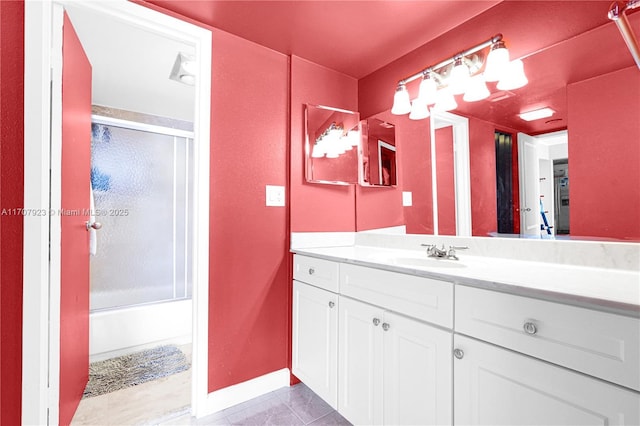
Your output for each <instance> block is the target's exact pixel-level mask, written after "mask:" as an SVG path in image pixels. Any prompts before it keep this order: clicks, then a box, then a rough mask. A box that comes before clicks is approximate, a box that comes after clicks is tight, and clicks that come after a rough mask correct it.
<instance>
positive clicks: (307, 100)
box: [290, 56, 358, 232]
mask: <svg viewBox="0 0 640 426" xmlns="http://www.w3.org/2000/svg"><path fill="white" fill-rule="evenodd" d="M305 104H315V105H324V106H330V107H334V108H341V109H346V110H350V111H357V110H358V82H357V80H356V79H354V78H352V77H349V76H347V75H344V74H341V73H339V72H337V71H333V70H330V69H328V68H325V67H322V66H319V65H317V64H314V63H312V62H309V61H307V60H305V59H302V58H299V57H296V56H292V57H291V161H290V163H291V183H290V192H291V198H290V199H291V200H295V202H293V203H291V231H292V232H328V231H334V232H339V231H355V230H356V224H355V216H356V214H355V195H354V194H355V190H354V186H353V185H349V186H338V185H324V184H317V183H307V182H305V176H304V155H305V153H304V143H305V123H304V106H305Z"/></svg>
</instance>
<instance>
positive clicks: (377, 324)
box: [373, 318, 380, 327]
mask: <svg viewBox="0 0 640 426" xmlns="http://www.w3.org/2000/svg"><path fill="white" fill-rule="evenodd" d="M373 325H375V326H376V327H377V326H379V325H380V320H379V319H378V318H374V319H373Z"/></svg>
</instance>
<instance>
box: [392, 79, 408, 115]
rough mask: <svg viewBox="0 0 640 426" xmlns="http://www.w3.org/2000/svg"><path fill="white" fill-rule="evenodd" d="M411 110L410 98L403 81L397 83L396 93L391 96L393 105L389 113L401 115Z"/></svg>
mask: <svg viewBox="0 0 640 426" xmlns="http://www.w3.org/2000/svg"><path fill="white" fill-rule="evenodd" d="M410 112H411V99H410V98H409V91H408V90H407V86H406V85H405V84H404V83H399V84H398V87H397V89H396V94H395V95H394V97H393V107H392V108H391V114H395V115H403V114H408V113H410Z"/></svg>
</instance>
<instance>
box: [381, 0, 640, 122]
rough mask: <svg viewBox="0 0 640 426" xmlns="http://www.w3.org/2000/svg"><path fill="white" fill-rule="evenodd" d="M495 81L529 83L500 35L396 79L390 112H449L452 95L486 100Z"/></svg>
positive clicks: (512, 85) (503, 86) (510, 85)
mask: <svg viewBox="0 0 640 426" xmlns="http://www.w3.org/2000/svg"><path fill="white" fill-rule="evenodd" d="M639 1H640V0H639ZM489 46H491V50H490V51H489V54H488V55H487V58H486V61H483V57H482V55H481V53H480V51H481V50H483V49H485V48H487V47H489ZM483 65H484V71H481V70H482V67H483ZM419 78H421V79H422V80H421V82H420V87H419V90H418V96H417V97H416V99H414V100H413V102H411V97H410V95H409V91H408V89H407V84H408V83H410V82H412V81H414V80H417V79H419ZM495 81H497V82H498V84H497V88H498V89H500V90H514V89H518V88H520V87H523V86H524V85H526V84H527V83H528V80H527V77H526V75H525V73H524V67H523V64H522V61H521V60H519V59H518V60H514V61H510V60H509V51H508V50H507V47H506V45H505V42H504V40H503V39H502V34H497V35H495V36H493V37H491V38H490V39H489V40H486V41H484V42H482V43H480V44H478V45H477V46H474V47H472V48H470V49H467V50H465V51H462V52H460V53H458V54H456V55H454V56H453V57H451V58H449V59H446V60H444V61H442V62H440V63H438V64H435V65H432V66H430V67H427V68H425V69H424V70H422V71H420V72H418V73H416V74H414V75H412V76H409V77H407V78H405V79H402V80H400V81H398V86H397V88H396V92H395V95H394V98H393V107H392V108H391V113H392V114H395V115H404V114H410V115H409V118H411V119H415V120H419V119H422V118H427V117H428V116H429V107H428V106H429V105H434V104H435V105H434V106H433V107H431V108H432V109H435V110H439V111H451V110H452V109H456V108H457V107H458V104H457V102H456V100H455V98H454V95H464V96H463V98H462V99H463V100H464V101H465V102H475V101H479V100H482V99H486V98H487V97H489V95H490V91H489V88H488V87H487V85H486V82H495ZM445 89H446V90H445ZM425 109H426V111H425Z"/></svg>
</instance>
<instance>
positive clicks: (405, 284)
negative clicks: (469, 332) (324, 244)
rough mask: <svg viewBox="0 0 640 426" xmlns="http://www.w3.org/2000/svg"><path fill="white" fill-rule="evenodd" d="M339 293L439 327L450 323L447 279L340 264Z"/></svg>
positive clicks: (451, 302) (450, 306) (451, 310)
mask: <svg viewBox="0 0 640 426" xmlns="http://www.w3.org/2000/svg"><path fill="white" fill-rule="evenodd" d="M340 293H341V294H343V295H345V296H350V297H353V298H355V299H360V300H362V301H365V302H369V303H372V304H374V305H377V306H381V307H383V308H385V309H388V310H390V311H395V312H398V313H401V314H404V315H407V316H410V317H414V318H417V319H420V320H423V321H427V322H431V323H433V324H438V325H441V326H443V327H447V328H451V327H452V326H453V284H452V283H450V282H446V281H439V280H433V279H429V278H424V277H418V276H414V275H407V274H400V273H396V272H390V271H384V270H381V269H374V268H367V267H363V266H356V265H350V264H342V265H341V266H340Z"/></svg>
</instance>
